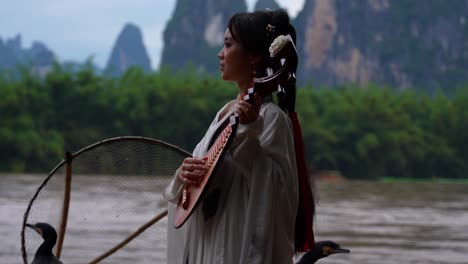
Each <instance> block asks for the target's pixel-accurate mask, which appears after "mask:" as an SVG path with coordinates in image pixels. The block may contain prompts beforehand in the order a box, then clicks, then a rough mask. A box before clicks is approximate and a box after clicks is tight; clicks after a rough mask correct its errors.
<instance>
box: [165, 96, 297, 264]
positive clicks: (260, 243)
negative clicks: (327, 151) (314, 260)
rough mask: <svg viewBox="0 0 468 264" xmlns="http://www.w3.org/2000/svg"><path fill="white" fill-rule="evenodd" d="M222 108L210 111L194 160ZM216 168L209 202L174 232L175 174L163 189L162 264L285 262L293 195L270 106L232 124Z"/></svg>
mask: <svg viewBox="0 0 468 264" xmlns="http://www.w3.org/2000/svg"><path fill="white" fill-rule="evenodd" d="M228 105H229V104H227V105H226V106H224V107H223V108H222V109H221V110H220V111H219V112H218V113H217V115H216V117H215V119H214V120H213V122H212V124H211V125H210V127H209V129H208V131H207V133H206V134H205V136H204V137H203V139H202V140H201V141H200V143H199V144H198V145H197V146H196V148H195V150H194V152H193V156H194V157H203V156H204V155H205V154H206V152H207V151H208V147H209V143H210V140H211V138H212V137H213V134H214V133H215V131H216V130H217V129H218V128H219V126H220V125H221V124H222V123H223V122H224V120H226V118H229V116H230V115H231V114H232V113H233V112H234V107H233V106H231V109H227V110H228V113H227V114H226V115H225V116H224V117H223V118H222V119H221V120H218V119H219V116H220V113H221V112H222V111H223V110H224V109H225V108H227V107H228ZM218 166H219V168H218V169H217V171H216V174H214V175H213V177H214V178H213V179H212V182H211V183H210V185H209V186H208V192H207V194H206V196H205V197H209V198H206V199H204V200H203V201H202V202H201V203H200V205H199V206H198V207H197V208H196V209H195V210H194V212H193V214H192V215H191V216H190V218H189V219H188V220H187V222H186V223H185V224H184V225H183V226H182V227H181V228H180V229H175V228H174V227H173V216H174V210H175V207H176V205H177V202H178V199H179V196H180V195H181V190H182V188H181V186H182V184H181V182H180V180H178V178H177V177H176V176H174V177H173V179H172V180H171V182H170V183H169V185H168V186H167V188H166V190H165V194H164V195H165V197H166V199H168V200H169V201H170V202H169V219H168V255H167V257H168V262H167V263H169V264H186V263H189V264H214V263H216V264H271V263H279V264H282V263H292V262H293V255H294V230H295V229H294V225H295V218H296V212H297V208H298V200H299V197H298V181H297V170H296V161H295V153H294V143H293V132H292V126H291V122H290V120H289V118H288V116H287V115H286V114H285V113H284V112H283V111H282V110H281V109H280V108H279V107H278V106H277V105H276V104H274V103H273V102H271V100H270V101H269V102H264V103H263V104H262V107H261V109H260V115H259V118H258V119H257V120H256V121H254V122H252V123H250V124H247V125H241V124H240V125H239V126H238V128H237V132H236V135H235V138H234V140H233V142H232V145H231V147H230V148H229V150H228V151H227V152H226V153H225V155H224V158H223V161H222V162H221V163H220V164H219V165H218ZM176 175H177V174H176ZM205 209H206V211H205Z"/></svg>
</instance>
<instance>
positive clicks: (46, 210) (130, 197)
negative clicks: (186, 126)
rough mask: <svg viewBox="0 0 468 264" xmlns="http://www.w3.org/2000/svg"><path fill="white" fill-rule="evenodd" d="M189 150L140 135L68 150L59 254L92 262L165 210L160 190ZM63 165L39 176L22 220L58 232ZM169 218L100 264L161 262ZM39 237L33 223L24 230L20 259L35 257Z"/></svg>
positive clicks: (69, 260) (70, 260) (66, 258)
mask: <svg viewBox="0 0 468 264" xmlns="http://www.w3.org/2000/svg"><path fill="white" fill-rule="evenodd" d="M189 155H190V154H189V153H187V152H185V151H184V150H182V149H179V148H177V147H174V146H172V145H169V144H167V143H164V142H162V141H158V140H154V139H149V138H141V137H120V138H115V139H109V140H105V141H101V142H98V143H96V144H94V145H91V146H89V147H87V148H84V149H83V150H81V151H79V152H77V153H75V154H73V155H72V158H71V168H72V169H71V171H72V173H71V175H72V176H71V191H70V202H69V206H68V218H67V219H68V221H67V226H66V229H65V232H64V233H65V237H64V241H63V247H62V249H61V256H60V259H61V260H62V261H63V262H64V263H89V262H90V261H91V260H93V259H95V258H96V257H97V256H99V255H101V254H102V253H104V252H106V251H107V250H109V249H110V248H112V247H114V246H115V245H117V244H118V243H120V242H122V241H123V240H125V239H126V238H127V237H128V236H129V235H131V234H132V233H133V232H135V231H136V230H137V229H138V228H140V227H141V226H143V225H144V224H145V223H147V222H148V221H149V220H151V219H152V218H153V217H155V216H156V215H157V214H158V213H160V212H161V211H163V210H164V209H165V208H166V202H165V201H164V199H163V197H162V190H163V188H164V187H165V185H166V184H167V183H168V181H169V179H170V176H172V175H173V174H174V172H175V170H176V168H177V167H178V166H179V165H180V164H181V162H182V161H183V159H184V158H186V157H188V156H189ZM66 167H67V162H65V160H64V161H62V162H61V163H59V165H57V167H56V168H55V169H54V170H53V171H52V172H51V173H50V174H49V175H48V177H47V178H46V179H45V180H44V182H43V184H42V185H41V186H40V187H39V188H38V190H37V193H36V194H35V195H34V197H33V198H32V199H31V201H30V204H29V206H28V210H27V211H26V213H25V215H24V223H32V224H34V223H37V222H47V223H49V224H51V225H52V226H53V227H55V229H56V230H57V233H60V223H61V219H62V208H63V206H64V197H65V195H64V192H65V182H66V171H67V170H66ZM166 221H167V220H166V219H165V218H164V219H163V220H162V221H161V222H160V223H157V224H154V225H152V226H151V227H150V228H149V229H148V230H146V231H145V232H143V233H142V234H141V235H139V236H138V237H136V238H135V239H134V240H133V241H131V242H130V243H129V244H127V245H126V246H125V247H123V248H122V249H120V250H118V251H117V252H116V253H114V254H112V255H111V256H109V257H108V258H106V259H104V260H103V261H102V262H101V263H164V262H165V258H166V255H165V248H166V228H165V223H167V222H166ZM59 236H60V234H59ZM42 242H43V239H42V238H41V237H40V236H39V235H38V234H37V233H35V232H34V231H33V230H32V229H30V228H23V232H22V251H23V261H24V263H30V262H31V261H32V259H33V258H34V254H35V252H36V250H37V248H38V247H39V246H40V244H41V243H42ZM56 248H57V245H56ZM56 248H54V251H53V252H54V253H56Z"/></svg>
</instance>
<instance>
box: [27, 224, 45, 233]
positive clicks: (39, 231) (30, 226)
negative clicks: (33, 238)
mask: <svg viewBox="0 0 468 264" xmlns="http://www.w3.org/2000/svg"><path fill="white" fill-rule="evenodd" d="M24 226H26V227H29V228H31V229H32V230H34V231H36V232H37V233H38V234H39V235H41V236H42V231H41V229H39V228H36V226H35V225H31V224H25V225H24Z"/></svg>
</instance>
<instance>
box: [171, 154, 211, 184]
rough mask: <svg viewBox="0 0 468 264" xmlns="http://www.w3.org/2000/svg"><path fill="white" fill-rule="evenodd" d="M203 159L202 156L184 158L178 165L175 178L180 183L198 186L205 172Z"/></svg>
mask: <svg viewBox="0 0 468 264" xmlns="http://www.w3.org/2000/svg"><path fill="white" fill-rule="evenodd" d="M205 163H206V162H205V160H204V159H202V158H186V159H184V161H183V162H182V165H180V167H179V172H178V174H177V178H178V179H179V180H180V181H181V182H182V183H187V184H191V185H195V186H198V185H199V184H200V181H201V179H202V176H203V175H204V174H205V170H206V166H205Z"/></svg>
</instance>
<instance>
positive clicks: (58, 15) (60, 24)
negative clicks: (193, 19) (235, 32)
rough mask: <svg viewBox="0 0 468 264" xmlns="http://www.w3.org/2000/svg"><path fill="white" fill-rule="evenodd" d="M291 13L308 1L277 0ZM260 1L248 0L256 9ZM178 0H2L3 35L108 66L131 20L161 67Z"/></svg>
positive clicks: (0, 26) (0, 34)
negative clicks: (166, 29)
mask: <svg viewBox="0 0 468 264" xmlns="http://www.w3.org/2000/svg"><path fill="white" fill-rule="evenodd" d="M276 1H277V3H279V5H280V6H282V7H284V8H286V9H287V10H288V11H289V13H290V15H291V16H292V17H294V16H296V15H297V12H298V11H299V10H300V9H301V8H302V7H303V5H304V0H276ZM255 2H256V0H247V6H248V8H249V9H250V10H251V9H253V6H254V4H255ZM175 3H176V0H79V1H70V0H33V1H31V0H14V1H2V4H1V6H2V8H1V9H0V38H1V39H3V40H5V39H7V38H8V39H9V38H13V37H14V36H16V35H17V34H18V33H20V34H21V37H22V42H23V44H22V45H23V48H29V47H30V46H31V43H32V42H33V41H34V40H39V41H42V42H43V43H45V44H46V45H47V46H48V47H49V48H50V49H51V50H52V51H54V52H55V54H56V55H57V56H58V57H59V60H61V61H63V60H74V61H79V62H83V61H84V60H85V59H86V58H87V57H88V56H93V57H94V59H93V60H94V62H95V63H96V64H97V65H98V66H100V67H104V66H105V64H106V63H107V59H108V57H109V55H110V52H111V50H112V45H113V44H114V42H115V40H116V38H117V35H118V34H119V32H120V31H121V30H122V28H123V26H124V25H125V23H127V22H131V23H134V24H136V25H137V26H139V27H140V29H141V30H142V32H143V41H144V43H145V46H146V49H147V51H148V53H149V56H150V59H151V63H152V65H153V68H155V69H156V68H157V67H158V66H159V61H160V56H161V52H162V45H163V43H162V32H163V30H164V27H165V25H166V23H167V21H168V20H169V18H170V16H171V15H172V13H173V12H174V8H175Z"/></svg>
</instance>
